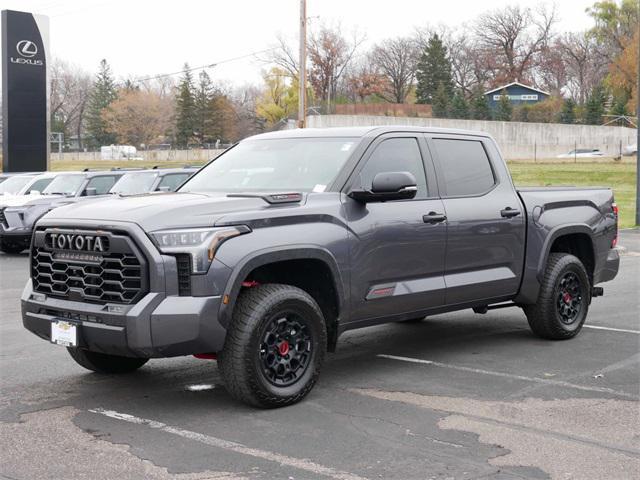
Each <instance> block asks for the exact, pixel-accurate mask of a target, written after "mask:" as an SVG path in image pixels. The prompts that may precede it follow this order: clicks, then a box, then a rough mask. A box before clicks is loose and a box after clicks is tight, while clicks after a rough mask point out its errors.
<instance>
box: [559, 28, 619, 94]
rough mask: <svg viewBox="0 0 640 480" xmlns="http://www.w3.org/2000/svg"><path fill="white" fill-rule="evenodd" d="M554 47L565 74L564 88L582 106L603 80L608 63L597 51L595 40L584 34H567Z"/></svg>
mask: <svg viewBox="0 0 640 480" xmlns="http://www.w3.org/2000/svg"><path fill="white" fill-rule="evenodd" d="M556 45H557V49H558V50H559V51H560V52H561V54H562V58H563V62H564V67H565V69H566V72H567V79H566V80H567V81H566V88H567V90H568V91H569V93H570V94H571V96H572V97H573V99H574V100H575V101H576V102H577V103H581V104H582V103H584V102H585V101H586V100H587V97H588V95H589V92H591V90H593V88H594V87H595V86H596V85H598V84H600V83H601V82H602V80H603V79H604V77H605V75H606V74H607V64H608V61H607V59H606V57H605V56H603V55H602V54H601V53H600V52H599V51H598V48H597V47H598V45H597V40H596V38H594V37H593V36H592V35H590V34H589V33H586V32H581V33H568V34H566V35H564V36H563V37H562V38H561V39H559V40H558V42H557V44H556Z"/></svg>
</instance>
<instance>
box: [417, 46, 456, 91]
mask: <svg viewBox="0 0 640 480" xmlns="http://www.w3.org/2000/svg"><path fill="white" fill-rule="evenodd" d="M416 79H417V87H416V97H417V103H434V101H435V95H436V91H437V90H438V87H439V86H440V84H442V85H443V86H444V89H445V92H446V93H447V95H449V97H451V95H453V77H452V75H451V61H450V60H449V57H448V56H447V47H445V46H444V45H443V44H442V40H440V37H438V35H436V34H433V35H431V37H430V38H429V41H428V42H427V46H426V47H425V49H424V51H423V52H422V55H421V57H420V60H419V61H418V66H417V71H416Z"/></svg>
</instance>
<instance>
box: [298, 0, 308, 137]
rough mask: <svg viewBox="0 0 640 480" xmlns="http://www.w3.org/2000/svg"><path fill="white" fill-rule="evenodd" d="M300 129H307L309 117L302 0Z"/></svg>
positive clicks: (304, 2) (303, 2) (302, 0)
mask: <svg viewBox="0 0 640 480" xmlns="http://www.w3.org/2000/svg"><path fill="white" fill-rule="evenodd" d="M298 71H299V74H298V77H299V78H298V84H299V89H300V91H299V93H298V128H304V127H305V120H306V115H307V0H300V66H299V68H298Z"/></svg>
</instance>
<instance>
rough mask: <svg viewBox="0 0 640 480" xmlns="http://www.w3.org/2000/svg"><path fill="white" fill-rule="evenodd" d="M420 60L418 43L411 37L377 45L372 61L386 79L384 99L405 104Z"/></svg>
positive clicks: (394, 39) (393, 39)
mask: <svg viewBox="0 0 640 480" xmlns="http://www.w3.org/2000/svg"><path fill="white" fill-rule="evenodd" d="M417 60H418V49H417V48H416V42H415V40H414V39H412V38H409V37H399V38H392V39H388V40H385V41H383V42H382V43H380V44H378V45H376V46H375V47H374V48H373V51H372V53H371V61H372V62H373V63H374V64H375V65H376V66H377V67H378V69H379V71H380V73H381V74H382V75H384V77H385V80H386V81H385V88H384V90H383V92H382V97H383V98H384V99H385V100H387V101H389V102H392V103H404V102H405V101H406V99H407V95H409V92H410V91H411V87H412V86H413V80H414V78H415V74H416V65H417Z"/></svg>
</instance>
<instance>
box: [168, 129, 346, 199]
mask: <svg viewBox="0 0 640 480" xmlns="http://www.w3.org/2000/svg"><path fill="white" fill-rule="evenodd" d="M357 141H358V139H357V138H282V139H273V140H249V141H245V142H242V143H240V144H238V145H237V146H235V147H233V148H232V149H230V150H228V151H227V152H225V153H224V154H222V155H221V156H220V157H218V158H217V159H216V160H215V161H214V162H212V163H210V164H209V165H208V166H206V167H204V168H203V169H202V170H200V172H199V173H197V174H196V175H195V176H193V177H191V179H190V180H188V181H187V183H185V184H184V185H183V186H182V187H181V188H180V190H179V191H181V192H249V191H260V192H268V191H283V190H291V191H298V192H311V191H314V192H322V191H324V190H325V188H326V187H327V185H329V184H330V183H331V182H332V181H333V180H334V179H335V177H336V176H337V175H338V172H339V171H340V169H341V168H342V166H343V165H344V162H345V161H346V160H347V158H348V157H349V154H350V153H351V150H352V148H353V146H354V145H355V144H356V142H357Z"/></svg>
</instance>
